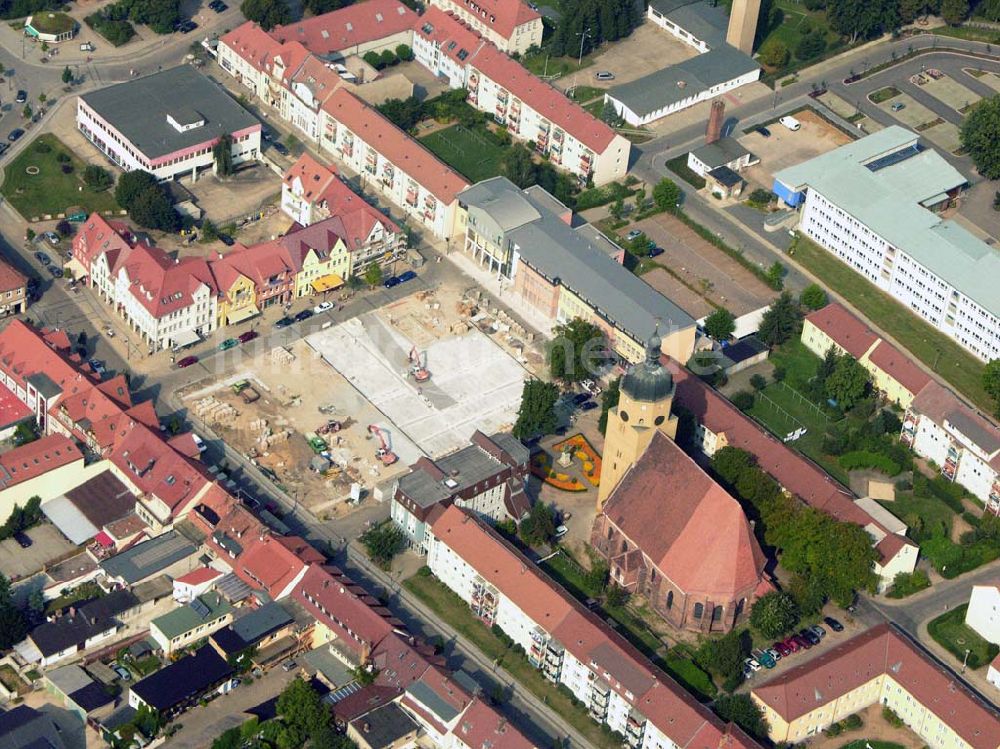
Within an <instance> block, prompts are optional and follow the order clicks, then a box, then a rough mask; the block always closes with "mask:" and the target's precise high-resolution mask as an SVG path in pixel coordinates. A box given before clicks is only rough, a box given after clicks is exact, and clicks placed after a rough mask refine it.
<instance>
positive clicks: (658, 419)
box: [653, 414, 663, 426]
mask: <svg viewBox="0 0 1000 749" xmlns="http://www.w3.org/2000/svg"><path fill="white" fill-rule="evenodd" d="M653 423H654V424H656V426H660V424H662V423H663V414H660V415H659V416H657V417H656V418H655V419H653Z"/></svg>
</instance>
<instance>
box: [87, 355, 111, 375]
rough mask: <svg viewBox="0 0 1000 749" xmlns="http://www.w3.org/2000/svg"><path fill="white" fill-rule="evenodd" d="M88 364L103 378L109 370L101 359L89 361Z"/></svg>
mask: <svg viewBox="0 0 1000 749" xmlns="http://www.w3.org/2000/svg"><path fill="white" fill-rule="evenodd" d="M87 364H89V365H90V368H91V369H92V370H93V371H94V373H95V374H97V375H99V376H101V377H103V376H104V373H105V372H107V370H106V369H105V368H104V362H102V361H101V360H100V359H88V360H87Z"/></svg>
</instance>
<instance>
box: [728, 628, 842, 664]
mask: <svg viewBox="0 0 1000 749" xmlns="http://www.w3.org/2000/svg"><path fill="white" fill-rule="evenodd" d="M823 623H824V624H826V626H827V627H829V628H830V629H832V630H833V631H834V632H843V631H844V625H843V624H841V623H840V622H838V621H837V620H836V619H834V618H833V617H832V616H828V617H825V618H824V619H823ZM824 637H826V629H824V628H823V627H821V626H820V625H819V624H816V625H813V626H812V627H806V628H805V629H801V630H799V632H798V634H794V635H792V636H791V637H789V638H787V639H785V640H781V641H779V642H776V643H774V644H773V645H771V647H769V648H768V649H767V650H763V649H761V648H757V649H755V650H754V651H753V652H751V653H750V656H751V657H749V658H747V659H746V660H745V661H743V676H744V678H747V679H749V678H750V677H751V676H753V675H754V674H755V673H756V672H757V671H760V670H761V669H762V668H774V667H775V666H776V665H777V664H778V661H780V660H781V659H782V658H787V657H788V656H790V655H794V654H795V653H798V652H799V651H800V650H809V649H810V648H812V647H813V646H814V645H819V643H820V641H821V640H822V639H823V638H824Z"/></svg>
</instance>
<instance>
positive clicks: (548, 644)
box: [427, 505, 727, 749]
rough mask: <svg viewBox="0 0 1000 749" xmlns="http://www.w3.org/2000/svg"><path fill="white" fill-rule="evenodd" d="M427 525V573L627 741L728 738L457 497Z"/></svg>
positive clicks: (639, 745)
mask: <svg viewBox="0 0 1000 749" xmlns="http://www.w3.org/2000/svg"><path fill="white" fill-rule="evenodd" d="M429 533H430V538H429V544H428V556H427V562H428V565H429V567H430V569H431V572H432V573H433V574H434V575H435V576H436V577H437V578H438V579H439V580H440V581H441V582H442V583H444V584H445V585H446V586H447V587H448V588H449V589H450V590H452V591H453V592H454V593H456V594H457V595H458V596H459V597H461V598H462V600H463V601H465V602H466V603H468V604H469V606H470V608H471V609H472V612H473V614H475V615H476V617H477V618H479V619H480V620H481V621H482V622H483V623H484V624H485V625H486V626H490V627H492V626H494V625H496V626H498V627H500V628H501V629H502V630H503V631H504V633H505V634H507V635H508V636H509V637H510V638H511V639H512V640H513V641H514V642H515V643H517V644H518V645H520V646H521V647H523V648H524V650H525V652H526V653H527V655H528V659H529V661H530V662H531V663H532V665H534V666H535V667H536V668H538V669H539V670H540V671H542V673H543V674H544V675H545V677H546V678H547V679H549V680H550V681H552V682H554V683H556V684H561V685H563V686H565V687H566V688H567V689H569V690H570V691H571V692H572V693H573V695H574V696H575V697H576V698H577V699H578V700H580V701H581V702H582V703H583V704H584V705H586V707H587V710H588V713H589V714H590V717H591V718H592V719H593V720H595V721H596V722H598V723H603V724H604V725H606V726H608V728H609V729H611V730H612V731H617V732H619V733H621V734H622V736H623V737H624V746H625V747H627V749H675V748H676V747H677V746H688V745H692V742H694V743H696V744H697V745H699V746H723V745H725V742H726V741H727V738H726V727H725V726H724V725H723V724H722V722H721V721H719V720H718V719H717V718H716V717H715V716H714V715H713V714H712V713H711V712H710V711H709V710H707V709H706V708H704V707H703V706H701V705H699V704H697V703H696V702H695V701H694V700H693V699H692V698H691V697H690V696H689V695H688V694H687V693H686V692H685V691H684V690H683V689H682V688H681V687H680V686H679V685H677V684H676V683H675V682H674V681H673V680H671V679H670V677H669V676H667V675H666V674H664V673H661V672H659V671H656V670H655V669H654V668H653V667H652V666H650V665H649V663H648V661H646V659H645V658H643V657H642V656H641V655H640V654H639V653H637V652H635V651H633V650H632V649H631V648H630V647H629V646H628V645H627V644H626V643H625V641H624V640H622V639H620V638H619V637H618V636H617V635H616V634H615V633H614V632H613V631H612V630H611V629H610V628H609V627H607V625H606V624H604V622H603V621H602V620H600V619H599V618H597V617H596V616H593V615H592V614H590V613H589V612H587V610H586V609H584V608H583V606H581V605H580V604H579V603H577V602H576V601H574V600H572V598H571V597H570V596H569V594H567V593H566V592H565V591H562V590H561V589H559V588H557V587H556V586H555V585H554V584H553V583H552V582H551V581H549V580H548V579H547V578H545V577H543V576H542V575H541V574H540V573H539V572H538V571H537V568H536V567H535V566H534V565H533V564H532V563H531V562H529V561H528V560H527V559H526V558H523V557H520V556H519V555H518V554H517V553H516V552H514V551H513V549H511V548H510V547H508V546H506V545H505V544H504V543H503V542H502V541H501V540H500V539H499V538H498V537H496V536H494V535H492V534H491V533H490V532H489V531H487V530H486V528H485V527H484V526H482V525H481V524H480V521H478V520H476V519H475V518H474V517H473V516H472V515H469V514H466V513H465V512H464V511H463V510H461V509H459V508H458V507H456V506H454V505H452V506H450V507H448V508H447V509H445V510H444V512H442V513H441V514H439V515H438V516H437V518H436V519H435V520H434V522H433V524H432V527H431V528H430V531H429Z"/></svg>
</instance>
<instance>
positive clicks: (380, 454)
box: [368, 424, 399, 466]
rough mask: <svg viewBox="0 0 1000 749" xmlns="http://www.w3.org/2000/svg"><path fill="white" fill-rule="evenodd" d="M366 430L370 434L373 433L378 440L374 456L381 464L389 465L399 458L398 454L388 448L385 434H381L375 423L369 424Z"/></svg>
mask: <svg viewBox="0 0 1000 749" xmlns="http://www.w3.org/2000/svg"><path fill="white" fill-rule="evenodd" d="M368 431H369V432H370V433H371V434H374V435H375V438H376V439H377V440H378V443H379V446H378V449H377V450H376V451H375V457H376V458H378V459H379V460H380V461H382V465H384V466H391V465H392V464H393V463H395V462H396V461H397V460H399V456H398V455H396V453H394V452H393V451H392V450H390V449H389V443H388V442H386V439H385V435H384V434H382V430H381V429H379V428H378V426H377V425H375V424H369V425H368Z"/></svg>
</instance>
